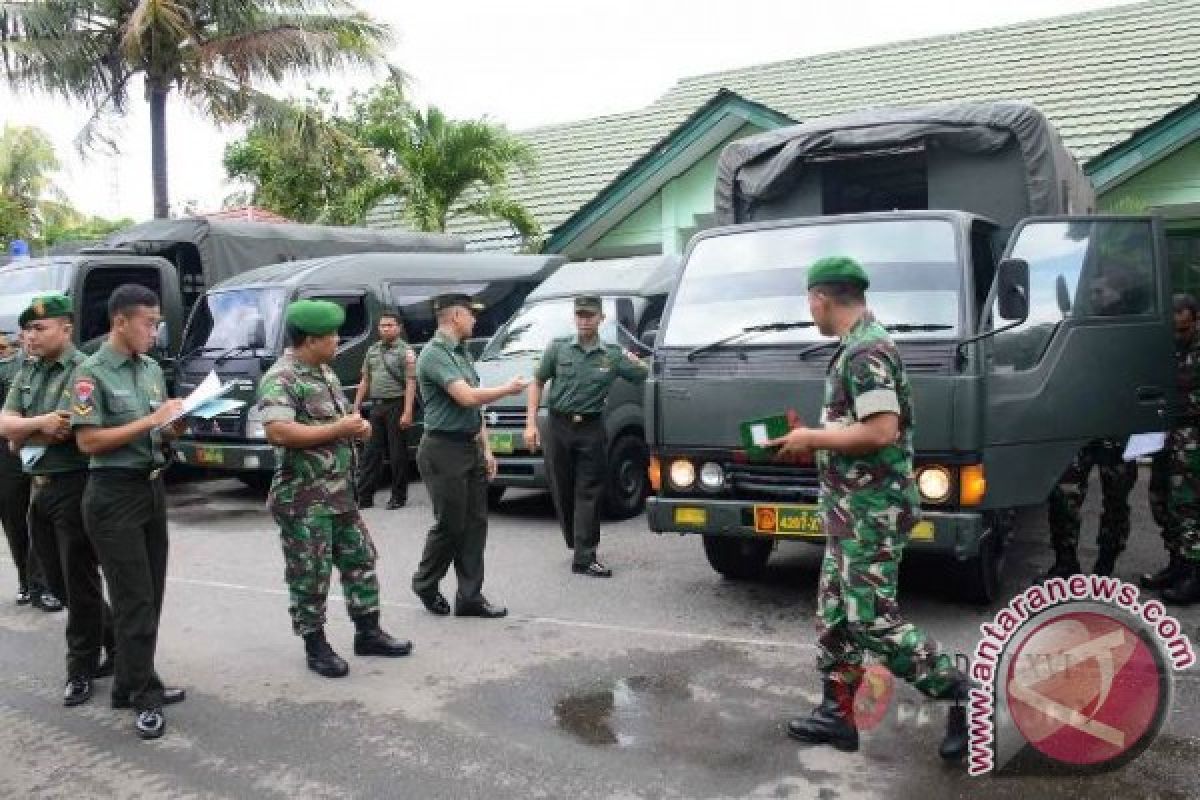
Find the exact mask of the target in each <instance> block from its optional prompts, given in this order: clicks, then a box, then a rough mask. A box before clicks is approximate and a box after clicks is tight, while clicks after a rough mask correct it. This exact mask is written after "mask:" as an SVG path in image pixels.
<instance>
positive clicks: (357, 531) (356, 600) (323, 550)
mask: <svg viewBox="0 0 1200 800" xmlns="http://www.w3.org/2000/svg"><path fill="white" fill-rule="evenodd" d="M344 321H345V312H344V311H343V310H342V307H341V306H339V305H337V304H336V303H331V302H328V301H325V300H301V301H298V302H295V303H292V304H291V305H290V306H288V309H287V324H288V336H289V338H290V339H291V342H292V348H293V349H292V353H291V354H290V355H285V356H284V357H283V358H281V359H280V360H279V361H278V362H276V363H275V365H274V366H273V367H271V369H270V370H268V371H267V374H266V375H264V376H263V379H262V383H261V384H260V386H259V390H258V397H259V399H258V406H259V409H260V410H261V412H262V418H263V423H264V426H265V428H266V432H267V438H268V440H269V441H270V442H271V444H273V445H275V446H276V447H277V448H279V451H280V457H279V467H278V469H277V470H276V472H275V478H274V480H273V481H272V483H271V491H270V494H269V496H268V498H267V504H268V506H269V507H270V509H271V513H272V514H273V515H274V517H275V521H276V522H277V523H278V524H279V530H280V536H281V538H282V542H283V556H284V561H285V562H286V572H285V574H286V578H287V584H288V591H289V595H290V599H291V604H290V608H289V611H290V612H291V617H292V628H293V630H295V632H296V634H297V635H298V636H300V637H302V638H303V639H304V649H305V653H306V655H307V662H308V668H309V669H311V670H313V671H314V672H316V673H317V674H319V675H323V676H324V677H327V678H340V677H342V676H343V675H345V674H346V673H347V672H349V671H350V667H349V665H347V664H346V662H345V661H344V660H343V659H342V658H341V657H340V656H338V654H337V653H335V652H334V650H333V648H332V647H331V646H330V645H329V642H328V641H327V640H326V639H325V600H326V597H327V595H328V594H329V581H330V575H331V574H332V571H333V567H334V566H335V565H336V566H337V568H338V572H339V573H340V574H341V579H342V594H343V595H344V596H345V598H346V609H347V611H349V612H350V618H351V619H352V620H353V621H354V627H355V630H356V633H355V636H354V652H355V654H356V655H360V656H365V655H378V656H392V657H395V656H404V655H408V653H409V652H411V650H412V643H411V642H408V641H402V640H398V639H394V638H392V637H391V636H389V635H388V634H387V633H385V632H384V631H383V630H382V629H381V628H380V627H379V581H378V579H377V577H376V575H375V545H374V543H373V542H372V541H371V535H370V534H369V533H368V532H367V528H366V525H365V524H364V523H363V519H362V517H361V516H360V515H359V513H358V507H357V506H356V505H355V501H354V485H353V482H352V480H351V467H352V466H353V464H352V462H353V459H354V450H353V445H352V442H353V441H354V440H355V439H365V438H367V437H368V436H370V434H371V426H370V423H368V422H367V421H365V420H364V419H363V418H362V417H361V416H359V415H358V414H357V413H354V412H350V411H349V409H348V404H347V402H346V395H345V393H344V391H343V390H342V385H341V383H340V382H339V381H338V379H337V375H336V374H335V373H334V372H333V370H332V369H330V368H329V362H330V361H332V360H333V357H334V355H335V353H336V352H337V344H338V336H337V331H338V328H340V327H341V325H342V323H343V322H344Z"/></svg>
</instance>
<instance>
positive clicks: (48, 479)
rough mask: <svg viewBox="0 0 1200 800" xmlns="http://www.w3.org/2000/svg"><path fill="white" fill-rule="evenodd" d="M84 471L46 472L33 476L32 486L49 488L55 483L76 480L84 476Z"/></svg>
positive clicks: (85, 473) (85, 472)
mask: <svg viewBox="0 0 1200 800" xmlns="http://www.w3.org/2000/svg"><path fill="white" fill-rule="evenodd" d="M86 475H87V470H86V469H73V470H70V471H69V472H46V473H42V474H40V475H34V476H33V485H34V486H49V485H50V484H52V483H54V482H56V481H65V480H78V479H79V478H80V477H81V476H86Z"/></svg>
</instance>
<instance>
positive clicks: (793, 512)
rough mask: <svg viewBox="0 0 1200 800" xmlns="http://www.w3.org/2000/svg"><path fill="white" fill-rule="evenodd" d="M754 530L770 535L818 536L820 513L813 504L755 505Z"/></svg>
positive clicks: (819, 531)
mask: <svg viewBox="0 0 1200 800" xmlns="http://www.w3.org/2000/svg"><path fill="white" fill-rule="evenodd" d="M754 531H755V532H756V533H766V534H770V535H771V536H809V537H820V536H821V535H822V533H821V515H820V514H818V513H817V509H816V507H815V506H755V507H754Z"/></svg>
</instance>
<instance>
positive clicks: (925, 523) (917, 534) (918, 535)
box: [908, 519, 933, 542]
mask: <svg viewBox="0 0 1200 800" xmlns="http://www.w3.org/2000/svg"><path fill="white" fill-rule="evenodd" d="M908 538H909V539H910V540H915V541H918V542H932V541H933V523H932V522H930V521H929V520H927V519H926V520H922V521H920V522H918V523H917V524H916V525H914V526H913V529H912V531H910V532H909V534H908Z"/></svg>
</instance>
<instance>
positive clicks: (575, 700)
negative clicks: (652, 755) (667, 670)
mask: <svg viewBox="0 0 1200 800" xmlns="http://www.w3.org/2000/svg"><path fill="white" fill-rule="evenodd" d="M693 695H694V692H693V690H692V687H691V685H690V684H689V683H688V678H687V676H684V675H678V674H663V675H634V676H630V677H628V678H618V679H617V680H615V681H613V682H612V684H610V685H608V686H601V687H590V688H587V689H583V690H580V691H578V692H573V693H570V694H567V695H565V696H563V697H560V698H559V699H558V700H557V701H555V703H554V720H555V722H556V724H557V725H558V727H559V728H561V729H562V730H564V731H566V732H567V733H570V734H572V735H573V736H575V737H576V738H578V739H580V740H581V741H583V742H584V743H586V744H590V745H594V746H598V747H607V746H616V747H630V746H633V745H635V744H637V743H638V741H639V739H640V738H641V737H642V736H644V735H645V733H646V732H647V729H648V728H649V727H652V726H653V725H655V723H656V722H657V721H659V720H661V719H662V718H663V717H664V716H667V717H669V715H670V714H671V709H670V708H669V707H670V706H674V705H677V704H681V703H687V702H690V701H691V700H692V699H693Z"/></svg>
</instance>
